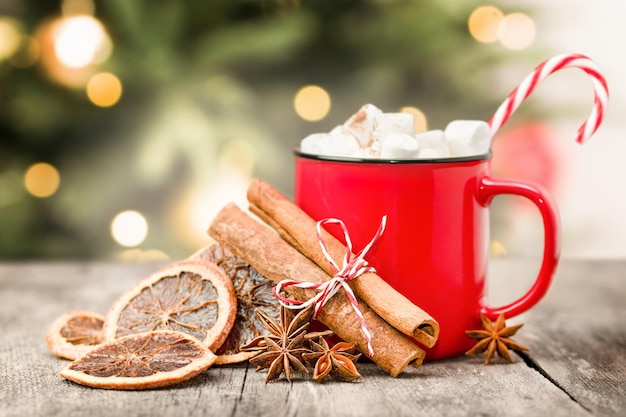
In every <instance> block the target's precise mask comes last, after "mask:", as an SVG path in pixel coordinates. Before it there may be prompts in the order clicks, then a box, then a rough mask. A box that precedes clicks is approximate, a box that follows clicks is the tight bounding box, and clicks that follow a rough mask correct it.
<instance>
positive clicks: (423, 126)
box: [400, 106, 428, 133]
mask: <svg viewBox="0 0 626 417" xmlns="http://www.w3.org/2000/svg"><path fill="white" fill-rule="evenodd" d="M400 111H401V112H402V113H409V114H412V115H413V125H414V126H415V133H421V132H425V131H427V130H428V120H427V119H426V115H425V114H424V112H422V111H421V110H420V109H418V108H417V107H412V106H406V107H402V108H401V109H400Z"/></svg>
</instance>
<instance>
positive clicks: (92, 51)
mask: <svg viewBox="0 0 626 417" xmlns="http://www.w3.org/2000/svg"><path fill="white" fill-rule="evenodd" d="M54 50H55V52H56V55H57V57H58V59H59V61H61V63H63V65H65V66H67V67H70V68H82V67H86V66H88V65H91V64H100V63H102V62H104V61H106V60H107V59H108V57H109V56H110V55H111V52H112V43H111V39H110V38H109V35H108V34H107V32H106V30H105V29H104V26H103V25H102V23H100V21H99V20H97V19H95V18H93V17H91V16H75V17H69V18H65V19H62V20H61V21H60V22H59V23H58V25H56V27H55V31H54Z"/></svg>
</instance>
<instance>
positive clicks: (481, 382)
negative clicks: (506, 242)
mask: <svg viewBox="0 0 626 417" xmlns="http://www.w3.org/2000/svg"><path fill="white" fill-rule="evenodd" d="M585 265H586V264H585ZM498 266H499V265H498ZM623 266H624V263H615V264H614V269H611V270H606V271H605V273H606V274H609V273H611V274H614V273H615V272H617V271H619V268H620V267H622V268H623ZM157 267H158V266H157V265H154V264H152V265H123V264H108V263H39V264H0V317H1V318H2V320H1V324H0V325H1V326H2V334H3V337H2V338H1V339H0V363H2V367H1V369H0V390H1V395H0V416H24V415H29V416H44V415H45V416H68V417H71V416H79V415H80V416H84V415H90V416H91V417H99V416H104V415H125V416H133V415H137V416H139V415H162V416H181V415H189V416H196V415H198V416H202V415H204V416H210V415H219V416H224V415H226V416H265V415H274V416H290V415H304V416H308V415H312V416H316V415H320V416H321V415H324V416H326V415H328V414H333V415H335V416H351V415H363V414H367V415H383V416H392V415H400V416H402V415H407V416H408V415H411V416H413V415H416V414H417V415H419V414H424V415H452V416H454V415H498V414H503V413H506V414H507V415H545V414H546V412H548V411H549V413H550V414H551V415H553V416H561V415H562V416H586V415H589V413H588V412H587V410H586V409H585V408H583V407H582V406H581V404H583V405H584V404H587V405H585V406H586V407H587V408H590V409H593V408H592V407H591V406H589V404H592V402H591V400H585V401H587V403H583V401H580V404H579V403H577V402H576V401H573V400H571V399H570V397H568V395H567V394H566V393H565V392H563V391H562V390H561V389H560V388H559V387H557V386H556V385H555V384H553V383H552V382H550V381H549V380H547V379H546V378H544V377H543V376H541V375H540V374H539V373H538V372H537V371H535V369H533V368H530V367H528V366H526V365H525V364H524V363H523V362H522V361H518V362H517V363H515V364H513V365H506V364H503V363H498V364H495V365H490V366H486V367H485V366H484V365H482V358H481V357H467V358H458V359H455V360H449V361H442V362H436V363H427V364H425V365H424V366H423V367H421V368H419V369H409V370H407V372H406V373H405V374H403V375H401V376H400V377H399V378H396V379H393V378H390V377H388V376H387V375H386V374H385V373H384V372H381V371H380V370H378V368H376V367H375V366H374V365H371V364H361V363H359V369H360V371H361V372H362V374H363V376H364V377H363V378H362V379H361V380H359V381H357V382H355V383H337V382H333V381H330V380H329V381H327V382H325V383H323V384H317V383H314V382H312V381H310V380H307V379H297V380H295V381H294V382H293V383H288V382H287V381H285V380H279V381H275V382H271V383H269V384H265V383H264V378H265V373H264V372H259V373H256V372H254V370H253V369H248V368H247V367H246V366H245V365H244V366H231V367H214V368H212V369H210V370H208V371H207V372H205V373H203V374H202V375H200V376H199V377H198V378H195V379H193V380H191V381H188V382H186V383H184V384H181V385H180V386H177V387H172V388H168V389H161V390H153V391H146V392H121V391H106V390H95V389H90V388H86V387H82V386H79V385H76V384H73V383H70V382H68V381H65V380H64V379H62V378H61V377H59V376H58V374H57V373H58V371H59V370H60V369H61V368H62V367H63V366H64V365H65V363H66V362H65V361H63V360H60V359H58V358H55V357H54V356H52V355H51V354H50V353H49V352H48V349H47V347H46V345H45V342H44V334H45V331H46V329H47V326H48V325H49V324H50V323H51V322H52V320H54V318H56V317H57V316H58V315H60V314H62V313H64V312H66V311H68V310H71V309H87V310H93V311H97V312H101V313H103V312H105V311H106V309H107V308H108V306H109V305H110V304H111V303H112V302H113V300H114V299H115V298H116V297H117V296H118V295H119V294H120V293H121V292H122V291H124V290H125V289H127V288H129V287H130V286H132V285H133V284H134V283H135V282H136V281H138V280H139V279H141V278H142V277H143V276H146V275H147V274H149V273H150V272H152V271H154V270H155V269H156V268H157ZM580 267H581V263H575V264H574V266H573V267H572V268H573V269H576V270H578V268H580ZM503 269H504V270H507V269H508V268H506V267H505V268H503ZM564 281H565V280H564ZM597 285H598V286H600V285H602V284H601V283H600V284H597ZM592 290H593V287H592V288H590V286H589V285H587V287H586V289H585V292H587V293H591V292H593V291H592ZM552 292H556V291H551V293H552ZM566 293H567V291H566ZM555 297H556V296H551V297H549V298H547V299H546V301H545V303H542V308H541V309H546V311H551V310H550V309H551V307H550V306H551V305H557V306H559V308H560V307H561V304H560V303H562V301H559V300H558V299H555V300H553V301H550V298H555ZM588 297H594V296H593V295H588ZM556 298H558V297H556ZM598 301H600V298H598ZM609 307H610V306H607V309H608V308H609ZM541 309H540V308H537V310H536V317H538V318H541V317H545V316H541ZM533 314H535V313H533ZM621 318H622V319H623V317H621ZM528 319H529V324H527V327H525V328H524V332H523V333H522V334H526V335H527V336H526V337H529V338H531V339H532V340H529V344H531V347H532V348H533V351H532V355H534V356H532V358H534V359H536V360H537V361H538V362H539V363H540V364H541V365H542V366H545V364H544V363H543V362H542V361H546V360H547V358H548V356H547V354H543V353H542V350H541V348H539V347H538V346H535V345H536V343H537V342H536V341H535V339H534V338H535V337H536V338H538V340H541V341H542V342H543V341H544V339H545V338H546V337H547V336H545V335H544V334H543V333H538V332H539V331H540V329H541V331H543V329H548V330H550V328H549V327H548V326H545V325H542V326H540V325H538V324H537V325H535V324H534V323H539V322H540V321H541V322H544V321H545V320H544V321H542V320H537V321H535V319H534V318H533V316H531V315H530V314H529V315H528ZM531 319H532V320H531ZM602 319H603V320H607V317H604V316H602ZM557 323H558V322H557ZM572 324H573V325H574V326H575V323H572V322H570V321H569V320H566V321H565V322H564V325H565V326H566V327H567V326H571V325H572ZM592 326H596V324H592ZM527 328H528V329H531V331H528V332H526V329H527ZM598 328H600V329H602V327H601V326H599V327H598ZM568 329H569V327H568ZM568 331H569V330H568ZM618 335H623V333H618ZM620 337H621V336H620ZM622 342H623V339H620V338H618V339H617V344H616V345H615V346H617V347H619V346H620V345H619V343H622ZM610 343H613V342H610ZM622 346H623V345H622ZM584 348H585V347H584V346H582V347H581V346H573V347H572V352H576V349H584ZM542 355H543V356H542ZM622 357H623V356H622ZM585 360H588V358H587V357H585ZM581 363H582V362H581ZM589 363H590V366H591V367H593V366H594V364H593V363H591V362H589ZM559 365H562V366H565V367H567V361H564V362H562V363H560V364H559ZM606 365H607V366H608V365H609V364H608V363H607V364H606ZM557 371H558V369H556V370H555V371H554V372H555V375H557V376H558V372H557ZM570 371H571V370H570ZM583 371H584V372H590V370H589V369H587V371H585V370H584V369H582V370H581V371H577V372H583ZM607 372H609V373H608V374H609V376H610V375H613V374H611V373H610V370H607ZM615 375H617V377H618V378H619V377H620V376H619V375H621V374H619V373H617V374H615ZM622 388H623V386H622ZM609 389H610V388H609ZM585 392H588V393H595V391H593V390H591V389H588V388H587V391H582V394H584V393H585ZM582 394H581V395H582ZM594 395H595V394H594ZM597 395H598V402H601V401H604V400H606V401H608V402H609V404H611V407H617V408H620V407H621V409H622V410H623V409H624V407H623V403H620V402H615V401H614V402H611V399H610V398H608V399H607V398H605V397H603V396H602V393H598V394H597ZM572 396H574V397H575V398H576V395H572ZM593 404H595V403H593ZM593 404H592V405H593ZM611 409H612V408H609V409H608V411H609V412H610V411H611ZM597 410H600V411H603V409H600V408H597Z"/></svg>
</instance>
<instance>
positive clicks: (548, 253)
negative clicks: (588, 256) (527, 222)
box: [476, 176, 561, 320]
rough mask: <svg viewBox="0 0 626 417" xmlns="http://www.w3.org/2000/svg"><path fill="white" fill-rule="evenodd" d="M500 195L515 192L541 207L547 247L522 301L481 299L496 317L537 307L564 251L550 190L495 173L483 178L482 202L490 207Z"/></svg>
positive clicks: (480, 185)
mask: <svg viewBox="0 0 626 417" xmlns="http://www.w3.org/2000/svg"><path fill="white" fill-rule="evenodd" d="M498 194H514V195H519V196H522V197H525V198H527V199H528V200H530V201H531V202H533V203H534V204H535V206H537V208H538V209H539V212H540V213H541V217H542V219H543V228H544V247H543V260H542V262H541V268H540V269H539V274H538V275H537V279H536V280H535V283H534V284H533V285H532V287H531V288H530V289H529V290H528V292H526V294H524V295H523V296H522V297H521V298H519V299H518V300H516V301H514V302H512V303H510V304H507V305H504V306H502V307H490V306H488V305H486V304H483V303H482V302H481V306H480V310H481V311H482V313H483V314H485V315H486V316H487V317H489V318H490V319H491V320H494V319H495V318H496V317H497V316H498V315H500V314H502V313H503V314H504V315H505V317H507V318H509V317H513V316H517V315H518V314H521V313H523V312H525V311H526V310H528V309H529V308H531V307H532V306H534V305H535V304H536V303H537V302H538V301H539V300H540V299H541V298H542V297H543V296H544V295H545V294H546V292H547V291H548V288H549V287H550V283H551V282H552V277H553V275H554V271H555V269H556V266H557V264H558V260H559V254H560V246H561V245H560V223H559V216H558V213H557V209H556V204H555V203H554V201H553V200H552V198H551V197H550V195H549V194H548V192H547V191H546V190H545V189H543V188H542V187H540V186H539V185H537V184H531V183H527V182H523V181H511V180H506V179H502V178H494V177H491V176H485V177H482V178H481V179H480V180H479V182H478V189H477V193H476V198H477V200H478V203H479V204H481V205H482V206H484V207H489V205H490V204H491V201H492V200H493V198H494V197H495V196H496V195H498Z"/></svg>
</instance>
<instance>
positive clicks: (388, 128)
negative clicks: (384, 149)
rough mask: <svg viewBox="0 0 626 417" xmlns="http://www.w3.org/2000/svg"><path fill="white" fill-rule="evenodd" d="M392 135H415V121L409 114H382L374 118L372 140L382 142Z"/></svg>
mask: <svg viewBox="0 0 626 417" xmlns="http://www.w3.org/2000/svg"><path fill="white" fill-rule="evenodd" d="M394 133H404V134H407V135H411V136H413V135H415V121H414V118H413V115H412V114H410V113H382V114H380V115H379V116H378V117H377V118H376V125H375V126H374V132H373V133H372V136H373V139H374V140H375V141H376V140H379V141H383V140H384V139H385V137H387V136H388V135H391V134H394Z"/></svg>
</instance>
